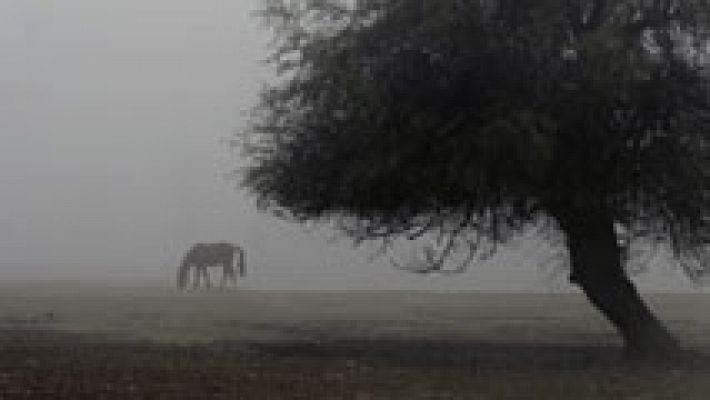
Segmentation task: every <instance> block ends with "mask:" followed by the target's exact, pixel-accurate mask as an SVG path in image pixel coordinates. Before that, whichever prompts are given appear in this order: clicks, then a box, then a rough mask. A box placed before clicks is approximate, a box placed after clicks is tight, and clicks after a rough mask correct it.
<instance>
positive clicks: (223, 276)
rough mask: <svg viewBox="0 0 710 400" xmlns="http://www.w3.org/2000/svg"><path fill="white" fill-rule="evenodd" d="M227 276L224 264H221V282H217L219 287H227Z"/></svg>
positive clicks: (227, 272)
mask: <svg viewBox="0 0 710 400" xmlns="http://www.w3.org/2000/svg"><path fill="white" fill-rule="evenodd" d="M228 274H229V269H228V267H227V264H226V263H223V264H222V280H221V281H220V282H219V287H221V288H222V289H224V288H225V287H226V286H227V275H228Z"/></svg>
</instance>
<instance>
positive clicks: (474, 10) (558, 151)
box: [244, 0, 710, 272]
mask: <svg viewBox="0 0 710 400" xmlns="http://www.w3.org/2000/svg"><path fill="white" fill-rule="evenodd" d="M262 15H263V16H264V17H265V21H266V22H267V25H268V26H269V27H271V28H273V31H274V33H275V39H276V40H275V52H274V53H273V57H272V58H271V63H272V64H273V65H274V66H275V67H276V68H277V70H278V71H279V73H280V76H281V78H280V79H279V82H278V83H276V84H275V85H274V86H273V87H271V88H269V89H267V90H265V91H264V93H263V98H262V103H261V106H260V107H259V108H258V113H257V114H256V118H255V123H254V124H253V126H252V129H250V131H249V132H248V133H247V137H248V139H249V140H248V142H249V143H250V146H249V148H248V149H247V150H248V151H247V153H248V154H249V156H250V157H251V160H252V164H251V166H250V167H249V168H248V171H247V173H246V179H245V181H244V184H245V185H246V186H247V187H249V188H250V189H251V190H252V191H253V192H255V193H256V194H257V195H258V198H259V204H260V206H262V207H263V208H264V209H269V210H272V211H275V212H279V213H281V214H282V215H288V216H290V217H292V218H295V219H296V220H301V221H305V220H313V219H326V220H330V219H336V220H338V221H339V222H340V223H341V225H342V226H343V227H344V228H345V229H346V230H348V232H350V233H352V234H353V235H354V236H355V237H357V238H361V239H367V238H373V237H391V236H396V235H397V234H406V235H417V234H418V233H420V232H425V231H429V230H439V231H440V232H442V233H446V234H450V235H454V236H457V235H463V236H465V235H468V234H470V233H474V234H477V235H481V236H484V237H486V238H488V239H490V240H491V241H493V242H499V241H503V240H505V239H507V238H508V237H510V236H511V235H512V234H515V233H517V232H520V230H521V229H522V228H523V227H525V226H528V225H527V224H528V223H530V222H534V221H537V220H539V218H541V217H543V218H544V217H545V216H547V217H552V218H557V217H559V216H561V215H562V214H574V213H585V212H588V211H590V210H598V209H603V210H604V211H605V212H606V213H608V214H609V215H611V216H612V217H613V219H614V220H615V221H616V222H617V223H619V224H620V225H621V226H623V227H624V228H625V230H626V231H628V232H629V234H630V235H631V236H632V237H644V238H647V239H651V240H654V241H666V242H669V243H671V244H672V245H673V248H674V249H675V250H676V251H677V255H679V256H687V255H691V254H693V252H694V251H696V250H698V249H703V248H704V246H707V242H708V239H709V238H710V229H709V225H708V224H709V223H710V221H709V220H708V205H709V204H710V198H709V194H710V187H709V184H708V183H709V179H708V171H709V170H710V168H709V166H708V152H707V142H708V137H709V133H708V132H709V129H710V96H709V92H708V75H707V73H705V71H704V61H705V60H706V57H707V49H708V36H709V33H710V32H709V29H708V28H710V5H708V3H707V2H706V1H700V0H688V1H671V0H622V1H613V2H612V1H604V0H515V1H513V0H439V1H418V0H359V1H354V2H352V1H351V2H345V1H337V0H310V1H284V0H268V1H267V2H266V5H265V6H264V8H263V11H262ZM695 258H696V259H697V258H698V257H695ZM694 268H695V267H694ZM703 268H704V267H697V268H696V271H695V272H699V271H701V270H703Z"/></svg>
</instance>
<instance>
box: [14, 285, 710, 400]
mask: <svg viewBox="0 0 710 400" xmlns="http://www.w3.org/2000/svg"><path fill="white" fill-rule="evenodd" d="M647 298H648V300H649V302H650V303H651V304H652V306H653V307H654V309H655V310H656V311H657V312H658V314H659V316H660V317H661V318H662V319H663V320H664V321H666V322H667V323H668V325H669V327H670V328H671V329H672V330H673V331H674V333H676V334H677V335H678V336H679V337H680V338H681V340H682V341H683V343H684V345H685V346H686V347H688V348H690V349H693V350H696V351H700V352H706V353H710V313H708V311H707V310H708V309H709V307H710V295H707V294H682V295H681V294H657V295H650V296H647ZM619 346H620V340H619V339H618V338H617V337H616V335H615V333H614V332H613V331H612V330H611V328H610V327H609V326H608V325H607V323H606V322H605V321H604V320H603V319H602V318H601V317H600V316H598V315H597V314H596V313H595V312H594V311H593V310H592V309H591V307H590V306H589V305H588V304H587V303H586V301H585V300H584V298H582V297H581V295H577V294H506V293H469V292H462V293H430V292H256V291H238V290H236V291H228V292H209V293H207V292H194V293H179V292H177V291H174V290H171V289H165V288H162V289H161V288H149V287H140V288H128V287H119V286H113V287H112V286H106V285H91V284H82V285H78V284H45V285H40V284H12V285H11V284H4V285H3V286H0V355H1V357H0V399H16V398H17V399H30V398H32V399H52V398H68V399H69V398H70V399H82V398H86V399H101V398H106V399H132V398H136V399H160V398H165V399H172V398H194V399H202V398H224V399H235V398H236V399H707V398H709V397H708V396H710V362H708V361H706V360H704V359H703V358H697V359H696V358H692V359H688V360H686V361H683V362H674V363H667V364H661V363H658V364H652V365H646V364H636V363H631V362H626V361H623V360H621V353H620V348H619Z"/></svg>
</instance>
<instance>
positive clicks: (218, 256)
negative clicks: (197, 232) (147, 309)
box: [178, 242, 246, 289]
mask: <svg viewBox="0 0 710 400" xmlns="http://www.w3.org/2000/svg"><path fill="white" fill-rule="evenodd" d="M235 264H237V268H239V276H244V275H245V274H246V263H245V260H244V249H242V248H241V247H239V246H237V245H234V244H231V243H226V242H219V243H197V244H195V245H193V246H192V247H191V248H190V250H188V251H187V253H185V256H184V257H183V258H182V262H181V263H180V268H178V288H179V289H185V288H186V287H187V284H188V280H189V278H190V269H191V268H194V269H195V277H194V280H193V282H192V286H193V288H195V289H196V288H198V287H200V276H204V278H205V284H206V287H208V288H209V287H211V283H210V277H209V275H208V274H207V268H208V267H215V266H216V267H222V282H221V286H222V287H225V286H226V283H227V281H230V282H231V283H232V284H233V285H236V284H237V276H236V274H235Z"/></svg>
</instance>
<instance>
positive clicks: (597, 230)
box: [557, 211, 680, 358]
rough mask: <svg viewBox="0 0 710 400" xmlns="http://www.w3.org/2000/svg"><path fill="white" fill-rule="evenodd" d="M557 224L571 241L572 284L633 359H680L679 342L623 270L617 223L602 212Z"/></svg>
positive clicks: (565, 217) (567, 217) (575, 216)
mask: <svg viewBox="0 0 710 400" xmlns="http://www.w3.org/2000/svg"><path fill="white" fill-rule="evenodd" d="M557 219H558V221H559V223H560V227H561V228H562V230H563V231H564V232H565V234H566V237H567V246H568V249H569V253H570V258H571V267H572V268H571V276H570V280H571V281H572V282H573V283H575V284H577V285H579V287H580V288H581V289H582V290H583V291H584V293H585V294H586V296H587V298H588V299H589V301H590V302H591V303H592V304H593V305H594V306H595V307H596V308H597V309H598V310H599V311H601V312H602V313H603V314H604V316H605V317H606V318H607V319H608V320H609V321H610V322H611V323H612V324H613V325H614V327H615V328H616V329H617V330H618V331H619V333H620V334H621V336H622V338H623V340H624V344H625V346H626V351H627V354H628V355H629V356H630V357H634V358H665V357H668V356H672V355H675V354H678V353H679V350H680V347H679V345H678V342H677V341H676V339H675V338H674V337H673V336H672V335H671V334H670V332H669V331H668V330H667V329H666V328H665V327H664V326H663V324H662V323H661V322H660V321H659V320H658V319H657V318H656V317H655V316H654V315H653V313H652V312H651V310H650V309H649V307H648V306H647V305H646V304H645V303H644V301H643V299H642V298H641V296H640V295H639V293H638V292H637V290H636V288H635V286H634V284H633V283H632V282H631V280H630V279H629V278H628V275H627V273H626V271H625V270H624V268H623V265H622V262H621V249H620V247H619V245H618V242H617V237H616V234H615V232H614V225H613V220H612V219H611V218H610V217H609V216H608V215H607V214H605V213H604V212H600V211H593V212H586V213H569V214H566V215H564V214H563V215H561V216H558V218H557Z"/></svg>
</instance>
